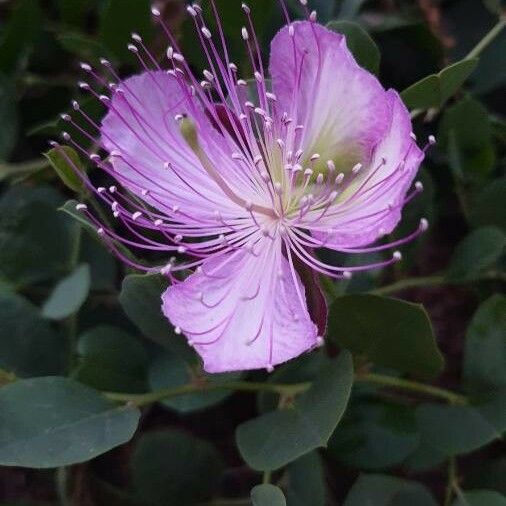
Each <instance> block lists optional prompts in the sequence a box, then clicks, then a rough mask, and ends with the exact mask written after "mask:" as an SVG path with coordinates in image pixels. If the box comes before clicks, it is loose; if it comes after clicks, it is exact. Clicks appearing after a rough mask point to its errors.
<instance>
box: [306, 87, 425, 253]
mask: <svg viewBox="0 0 506 506" xmlns="http://www.w3.org/2000/svg"><path fill="white" fill-rule="evenodd" d="M386 95H387V98H388V103H389V109H390V111H389V114H388V116H389V118H390V120H389V129H388V133H387V135H386V136H385V138H384V139H383V140H382V141H381V142H380V143H379V144H378V146H377V147H376V149H375V151H374V155H373V159H372V161H371V164H370V166H369V167H368V168H366V169H364V170H363V171H362V172H361V175H360V177H357V179H356V181H354V182H353V183H352V184H351V185H350V187H349V188H348V189H347V190H345V191H344V192H343V194H342V195H340V196H339V197H338V198H337V200H336V203H335V205H334V206H332V207H331V208H330V209H329V211H328V213H327V214H326V215H325V216H324V217H323V218H322V219H321V220H319V223H318V226H319V227H321V229H322V230H323V229H325V228H327V229H328V231H329V232H331V233H324V232H321V231H320V232H314V233H313V235H314V236H315V237H318V238H319V239H321V240H322V241H324V242H325V245H326V247H329V248H337V249H339V247H346V248H350V247H358V246H363V245H366V244H370V243H372V242H374V241H375V240H377V239H378V238H380V237H381V236H382V235H384V234H389V233H390V232H392V230H393V229H394V228H395V227H396V225H397V223H398V222H399V220H400V219H401V212H402V208H403V203H404V199H405V198H406V193H407V191H408V189H409V188H410V186H411V184H412V182H413V179H414V177H415V176H416V173H417V171H418V168H419V166H420V164H421V162H422V160H423V157H424V154H423V151H422V150H421V149H420V148H419V147H418V146H417V144H416V142H415V140H414V139H413V138H412V137H411V132H412V130H411V119H410V116H409V112H408V111H407V109H406V107H405V105H404V104H403V102H402V100H401V99H400V97H399V95H398V94H397V93H396V92H395V91H393V90H390V91H388V92H387V93H386ZM378 167H379V168H378ZM315 214H316V212H315V213H312V215H310V216H308V217H307V218H306V220H307V221H311V220H312V219H314V218H313V217H314V215H315Z"/></svg>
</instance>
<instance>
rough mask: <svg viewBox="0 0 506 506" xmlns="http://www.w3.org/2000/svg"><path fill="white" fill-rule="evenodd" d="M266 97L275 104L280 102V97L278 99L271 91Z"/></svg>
mask: <svg viewBox="0 0 506 506" xmlns="http://www.w3.org/2000/svg"><path fill="white" fill-rule="evenodd" d="M265 96H266V97H267V98H268V99H269V100H272V101H273V102H276V101H277V100H278V97H276V95H274V93H271V92H270V91H268V92H267V93H266V94H265Z"/></svg>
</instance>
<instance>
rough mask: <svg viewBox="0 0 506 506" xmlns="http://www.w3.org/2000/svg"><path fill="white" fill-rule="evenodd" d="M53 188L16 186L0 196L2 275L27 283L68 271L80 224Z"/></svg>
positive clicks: (0, 273)
mask: <svg viewBox="0 0 506 506" xmlns="http://www.w3.org/2000/svg"><path fill="white" fill-rule="evenodd" d="M60 202H61V200H60V196H59V194H58V193H57V192H55V191H54V190H53V189H51V188H48V187H44V186H38V187H36V188H29V187H24V186H15V187H13V188H11V189H9V190H8V191H7V192H5V193H4V194H3V195H2V196H1V198H0V275H2V276H4V277H5V278H6V279H7V280H9V281H11V282H13V283H15V284H16V286H24V285H27V284H30V283H36V282H40V281H46V280H48V279H58V278H60V277H61V276H62V275H64V274H66V273H67V272H68V268H69V261H70V257H71V254H72V249H73V246H74V241H75V231H76V226H75V224H74V223H72V222H70V220H68V218H66V217H65V216H63V215H62V214H60V213H58V212H57V211H56V207H57V206H58V205H59V203H60Z"/></svg>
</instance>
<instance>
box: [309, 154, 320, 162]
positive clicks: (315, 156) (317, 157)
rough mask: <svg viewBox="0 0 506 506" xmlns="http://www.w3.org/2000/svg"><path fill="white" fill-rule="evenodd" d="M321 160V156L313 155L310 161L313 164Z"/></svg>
mask: <svg viewBox="0 0 506 506" xmlns="http://www.w3.org/2000/svg"><path fill="white" fill-rule="evenodd" d="M319 159H320V155H319V154H318V153H315V154H314V155H311V158H310V160H311V161H312V162H316V160H319Z"/></svg>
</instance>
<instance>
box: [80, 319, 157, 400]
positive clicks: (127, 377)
mask: <svg viewBox="0 0 506 506" xmlns="http://www.w3.org/2000/svg"><path fill="white" fill-rule="evenodd" d="M77 353H78V355H79V358H80V360H79V366H78V368H77V370H76V371H75V372H74V376H75V378H77V379H78V380H79V381H81V382H82V383H85V384H87V385H89V386H91V387H93V388H97V389H99V390H104V391H110V392H131V393H136V392H143V391H145V389H146V369H147V363H148V358H147V354H146V351H145V350H144V347H143V346H142V344H141V343H140V342H139V341H138V340H137V339H136V338H134V337H133V336H131V335H130V334H128V333H127V332H125V331H124V330H122V329H119V328H116V327H111V326H106V325H103V326H99V327H94V328H92V329H90V330H87V331H86V332H85V333H84V334H82V335H81V336H80V337H79V341H78V344H77Z"/></svg>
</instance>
